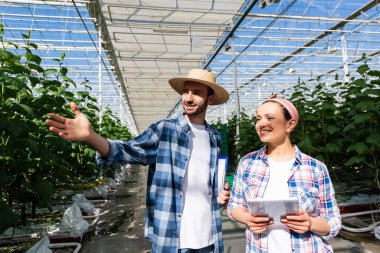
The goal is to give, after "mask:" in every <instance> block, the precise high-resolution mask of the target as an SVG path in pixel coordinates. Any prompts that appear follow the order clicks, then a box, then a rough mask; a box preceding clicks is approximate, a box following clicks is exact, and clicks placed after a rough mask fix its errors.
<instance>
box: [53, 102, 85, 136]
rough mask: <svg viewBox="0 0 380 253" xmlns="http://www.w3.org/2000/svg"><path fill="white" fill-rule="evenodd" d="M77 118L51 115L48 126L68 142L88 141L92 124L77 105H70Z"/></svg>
mask: <svg viewBox="0 0 380 253" xmlns="http://www.w3.org/2000/svg"><path fill="white" fill-rule="evenodd" d="M70 107H71V110H72V111H73V112H74V113H75V118H74V119H70V118H65V117H62V116H59V115H57V114H55V113H49V115H48V116H49V118H50V119H47V120H46V124H47V125H49V126H50V127H49V130H50V131H51V132H53V133H55V134H57V135H58V136H59V137H61V138H62V139H64V140H66V141H88V139H89V137H90V134H91V131H92V130H91V124H90V121H89V120H88V119H87V117H86V116H85V115H84V114H83V113H81V112H80V111H79V109H78V106H77V105H76V104H75V103H70Z"/></svg>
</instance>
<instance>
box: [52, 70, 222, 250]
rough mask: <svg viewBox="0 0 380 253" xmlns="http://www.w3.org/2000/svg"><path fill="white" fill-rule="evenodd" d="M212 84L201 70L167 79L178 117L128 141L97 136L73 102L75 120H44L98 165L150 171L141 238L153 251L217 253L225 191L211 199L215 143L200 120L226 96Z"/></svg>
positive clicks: (217, 145) (211, 78)
mask: <svg viewBox="0 0 380 253" xmlns="http://www.w3.org/2000/svg"><path fill="white" fill-rule="evenodd" d="M215 81H216V79H215V77H214V75H213V74H212V73H210V72H208V71H206V70H202V69H193V70H191V71H190V72H189V73H188V75H187V77H185V78H172V79H170V80H169V83H170V85H171V87H172V88H173V89H174V90H175V91H176V92H178V93H179V94H181V96H182V106H183V109H184V114H183V115H180V116H179V117H178V118H175V119H163V120H160V121H158V122H156V123H154V124H152V125H151V126H150V127H149V128H148V129H147V130H145V132H144V133H142V134H141V135H140V136H138V137H136V138H135V139H133V140H131V141H128V142H125V141H118V140H109V139H105V138H103V137H101V136H99V135H98V134H96V133H95V132H94V131H93V130H92V129H91V126H90V123H89V121H88V119H87V118H86V117H85V116H84V114H82V113H81V112H80V111H79V109H78V107H77V106H76V105H75V104H73V103H72V104H70V105H71V108H72V110H73V111H74V113H75V115H76V117H75V119H68V118H64V117H61V116H58V115H56V114H53V113H52V114H49V117H50V118H51V119H50V120H47V121H46V123H47V124H48V125H50V128H49V130H50V131H52V132H54V133H56V134H57V135H59V136H60V137H61V138H62V139H64V140H71V141H84V142H86V143H88V144H89V145H90V146H91V147H92V148H94V149H95V150H96V151H97V158H96V159H97V162H98V164H104V163H105V164H107V165H108V166H115V165H117V164H123V163H131V164H143V165H149V172H148V183H147V184H148V187H147V194H146V220H145V236H146V237H147V238H149V239H150V240H151V241H152V252H153V253H154V252H164V253H171V252H173V253H178V252H181V253H185V252H198V253H206V252H207V253H209V252H223V241H222V233H221V232H222V224H221V218H220V211H219V205H218V202H219V203H221V204H224V203H225V202H226V201H227V200H228V198H229V191H225V190H222V191H221V192H220V194H219V196H217V195H218V192H217V189H218V186H217V181H218V175H217V171H218V170H217V166H218V156H219V151H220V146H221V138H220V135H219V133H218V132H217V131H216V130H214V129H212V128H210V126H209V125H208V124H207V123H206V121H205V117H206V110H207V106H208V105H217V104H222V103H225V102H227V100H228V98H229V95H228V92H227V91H226V90H225V89H224V88H222V87H220V86H219V85H217V84H216V82H215Z"/></svg>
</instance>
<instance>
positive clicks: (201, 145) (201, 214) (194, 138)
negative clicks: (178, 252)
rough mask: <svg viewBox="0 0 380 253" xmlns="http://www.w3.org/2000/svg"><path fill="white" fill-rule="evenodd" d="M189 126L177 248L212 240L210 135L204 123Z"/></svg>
mask: <svg viewBox="0 0 380 253" xmlns="http://www.w3.org/2000/svg"><path fill="white" fill-rule="evenodd" d="M189 125H190V127H191V130H192V133H191V143H190V150H191V154H190V160H189V166H188V168H187V171H186V174H185V176H184V178H183V185H182V192H183V203H184V204H183V213H182V222H181V228H180V236H179V248H181V249H184V248H190V249H200V248H204V247H207V246H209V245H211V244H213V243H214V241H213V236H212V212H211V210H212V206H211V195H210V194H211V193H210V190H209V189H210V152H211V151H210V139H209V138H210V137H209V134H208V132H207V131H206V127H205V125H196V124H189Z"/></svg>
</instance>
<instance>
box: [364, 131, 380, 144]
mask: <svg viewBox="0 0 380 253" xmlns="http://www.w3.org/2000/svg"><path fill="white" fill-rule="evenodd" d="M365 141H366V142H367V143H369V144H372V145H374V146H376V147H378V148H380V133H377V132H376V133H371V134H370V135H369V136H368V137H367V139H366V140H365Z"/></svg>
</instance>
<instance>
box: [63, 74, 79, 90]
mask: <svg viewBox="0 0 380 253" xmlns="http://www.w3.org/2000/svg"><path fill="white" fill-rule="evenodd" d="M63 80H64V81H65V82H68V83H71V84H72V85H74V87H77V84H76V83H75V82H74V81H73V80H72V79H71V78H69V77H67V76H64V77H63Z"/></svg>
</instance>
